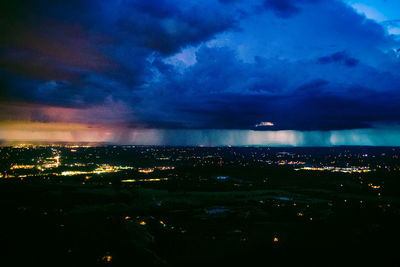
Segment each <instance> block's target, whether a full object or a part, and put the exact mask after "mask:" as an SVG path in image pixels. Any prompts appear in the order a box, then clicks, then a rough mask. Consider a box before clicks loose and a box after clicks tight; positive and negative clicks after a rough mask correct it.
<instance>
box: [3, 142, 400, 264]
mask: <svg viewBox="0 0 400 267" xmlns="http://www.w3.org/2000/svg"><path fill="white" fill-rule="evenodd" d="M0 152H1V163H2V165H1V169H0V177H1V179H0V190H2V191H1V193H2V194H1V198H2V202H1V203H3V204H2V205H3V207H5V206H4V205H7V208H6V209H7V210H8V212H16V215H15V216H16V217H15V218H14V217H13V218H10V219H9V220H11V221H13V220H28V221H30V222H31V223H33V225H37V224H43V225H47V226H46V228H43V229H42V227H41V226H40V227H39V229H42V230H41V233H42V235H43V238H45V240H48V242H50V243H51V242H61V243H60V244H59V245H60V246H61V247H63V248H62V249H61V248H60V250H59V249H58V248H51V249H50V248H49V247H47V245H45V247H46V249H50V251H53V252H52V253H56V254H54V255H56V256H54V257H57V260H58V259H62V260H63V261H65V262H70V261H73V260H77V259H78V258H79V260H81V261H82V260H83V261H84V262H88V264H90V262H92V263H94V262H103V263H110V264H111V263H113V264H116V263H115V262H116V261H118V260H119V259H121V257H122V258H123V259H124V260H121V262H123V263H124V264H125V263H126V262H127V261H129V259H130V258H131V254H130V253H128V254H125V252H124V250H123V249H122V250H121V248H119V246H126V245H122V244H125V243H124V242H140V243H137V244H136V243H135V244H136V245H134V246H132V245H129V246H128V247H130V249H131V250H132V251H134V255H136V256H135V257H139V258H140V260H141V261H144V262H146V264H149V265H153V264H156V265H157V264H162V262H164V263H166V262H168V264H172V265H183V264H186V263H188V262H190V261H191V260H193V259H196V261H199V262H203V261H204V262H207V261H209V260H213V261H216V262H218V261H220V260H222V259H223V256H222V255H220V254H214V252H213V251H215V250H218V251H220V250H223V251H224V253H236V256H233V255H232V256H231V257H232V258H231V260H232V261H238V262H242V261H244V262H247V261H248V258H247V257H250V258H251V259H253V260H254V261H258V260H260V257H261V255H264V253H268V255H269V257H270V261H272V262H279V261H282V258H281V256H280V255H281V254H280V253H292V254H293V255H297V256H298V257H300V255H301V254H302V253H306V251H307V250H308V249H312V250H315V251H318V253H325V254H323V255H326V256H327V255H328V254H326V253H328V252H329V251H331V250H334V248H333V247H334V246H336V245H340V246H342V247H345V248H347V249H348V250H349V251H351V247H352V246H353V245H357V246H360V247H362V248H364V249H371V248H374V249H375V250H376V249H378V245H377V244H379V249H381V248H385V250H386V252H388V251H389V252H390V251H391V250H390V249H391V247H390V246H388V245H389V243H390V242H389V240H388V238H389V236H386V234H388V233H390V234H391V235H394V236H396V235H398V234H400V231H399V230H398V229H397V227H395V228H394V225H397V224H396V223H397V222H400V214H399V213H398V207H399V203H400V198H399V194H398V188H399V185H400V184H399V180H398V177H399V175H400V161H399V155H400V149H399V148H390V147H375V148H372V147H335V148H333V147H331V148H269V147H169V146H131V145H129V146H109V145H102V146H70V145H64V144H55V145H54V144H53V145H29V144H26V145H17V146H3V147H1V148H0ZM17 185H18V187H15V186H17ZM18 188H19V189H18ZM20 190H22V191H20ZM22 194H23V195H22ZM43 194H46V197H45V198H46V202H45V203H43V202H41V201H40V196H41V195H43ZM33 196H36V198H37V197H39V199H36V200H34V199H32V197H33ZM26 197H28V199H29V200H28V199H27V200H26V201H25V200H24V198H26ZM70 201H73V203H74V204H72V203H70ZM7 203H8V204H7ZM11 203H14V204H11ZM13 210H15V211H13ZM89 214H93V215H90V216H89ZM82 216H84V217H82ZM86 216H89V217H86ZM95 218H97V219H96V220H97V222H96V224H98V227H100V228H99V229H97V228H93V229H92V228H88V229H86V230H85V231H88V233H91V235H95V236H97V237H96V238H94V239H92V238H89V239H88V238H87V237H79V236H80V235H81V234H82V232H81V231H82V230H79V229H80V228H79V227H78V225H80V224H81V223H83V222H84V223H85V224H86V223H87V224H90V222H91V221H92V220H94V219H95ZM389 218H390V219H389ZM110 223H111V224H112V225H113V226H112V227H113V228H112V230H111V232H110V234H111V236H110V237H103V236H102V235H103V233H102V232H98V231H104V228H103V227H108V226H107V225H109V224H110ZM350 223H351V224H353V223H357V224H358V225H360V226H361V228H359V230H357V231H354V230H353V228H352V227H353V226H351V224H350ZM16 227H17V226H16ZM43 227H44V226H43ZM102 229H103V230H102ZM118 229H119V230H118ZM327 229H329V230H327ZM31 230H32V229H31V227H28V228H26V230H24V231H23V232H22V235H25V234H26V231H31ZM117 231H122V232H124V233H125V232H126V231H127V232H126V234H124V235H123V236H120V233H118V232H117ZM121 234H122V233H121ZM30 235H32V234H30ZM65 235H68V236H70V237H66V236H65ZM361 237H362V238H361ZM54 238H56V239H57V238H61V239H59V241H56V239H54ZM82 238H84V239H82ZM321 238H322V239H321ZM359 238H361V239H359ZM117 239H118V241H117ZM61 240H62V241H61ZM76 240H81V241H79V242H78V243H76ZM95 240H107V241H106V243H104V244H102V243H101V242H100V243H96V244H95V243H93V242H97V241H95ZM129 240H130V241H129ZM345 240H352V243H346V241H345ZM357 240H360V241H357ZM29 242H31V241H29ZM29 242H28V244H30V243H29ZM80 242H83V243H82V244H81V243H80ZM121 242H122V243H121ZM171 242H173V244H174V245H173V246H171V245H170V244H171ZM354 242H355V243H354ZM376 242H377V243H376ZM85 244H86V245H90V246H91V252H90V253H87V254H86V253H85V254H80V251H81V249H84V247H81V246H86V245H85ZM198 244H202V246H203V247H201V248H199V247H198ZM322 248H323V249H326V248H331V249H330V250H327V251H328V252H327V251H325V250H322V251H321V250H320V249H322ZM260 249H263V250H265V251H264V252H263V253H261V254H260ZM181 250H185V251H187V254H185V255H181V254H180V252H179V251H181ZM34 251H35V250H34ZM144 251H148V253H150V251H151V253H150V254H146V253H144ZM235 251H236V252H235ZM239 252H240V253H239ZM143 253H144V254H143ZM276 253H278V254H276ZM350 254H351V253H350ZM350 254H349V255H350ZM346 255H347V254H346ZM349 255H348V256H349ZM350 256H351V255H350ZM390 259H391V257H389V256H388V258H387V259H386V260H390ZM289 262H290V260H288V261H287V262H286V263H289ZM385 262H386V261H385Z"/></svg>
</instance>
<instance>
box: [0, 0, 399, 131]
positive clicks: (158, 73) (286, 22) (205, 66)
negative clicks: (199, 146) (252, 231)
mask: <svg viewBox="0 0 400 267" xmlns="http://www.w3.org/2000/svg"><path fill="white" fill-rule="evenodd" d="M0 5H1V6H0V27H1V30H2V33H3V35H1V36H0V97H1V99H0V104H1V102H7V103H18V102H22V103H31V104H36V105H47V106H56V107H71V108H77V109H85V108H87V107H95V106H102V105H108V106H109V105H113V103H120V104H121V105H122V106H124V107H127V109H128V110H129V112H128V111H127V112H124V113H123V114H124V116H123V117H120V118H118V121H119V122H123V123H124V124H125V125H127V126H128V127H138V125H140V127H149V128H170V129H254V125H256V124H257V123H260V122H262V121H268V122H273V123H274V126H273V127H268V130H282V129H294V130H331V129H352V128H365V127H373V126H374V125H376V124H381V123H384V124H396V123H400V113H399V112H398V111H397V110H398V109H397V108H396V107H397V105H398V103H399V101H400V93H399V92H400V90H399V89H400V88H399V87H400V76H399V74H398V67H399V64H400V63H399V58H398V56H397V55H396V53H395V51H396V49H398V47H400V42H399V40H398V39H397V38H396V37H395V36H393V35H389V34H388V33H387V32H386V31H385V29H384V28H383V27H382V26H381V25H379V24H377V23H376V22H374V21H371V20H368V19H366V18H365V17H363V16H361V15H359V14H357V13H356V12H355V11H354V10H353V9H351V8H350V7H348V6H346V5H345V4H344V3H342V2H340V1H335V0H332V1H328V0H299V1H294V0H280V1H275V0H268V1H261V0H260V1H258V0H252V1H233V0H230V1H228V0H220V1H213V0H205V1H201V2H198V1H185V2H182V1H179V0H173V1H172V0H171V1H167V0H159V1H156V0H150V1H140V0H124V1H97V0H96V1H95V0H87V1H77V0H73V1H45V0H42V1H35V3H33V2H32V1H23V0H16V1H13V2H10V1H9V3H5V2H2V3H1V4H0ZM271 11H272V12H271ZM110 103H111V104H110ZM33 113H35V112H33ZM121 114H122V113H121ZM90 116H92V115H90ZM90 116H88V117H87V118H85V119H84V120H83V121H85V122H91V121H96V122H101V117H99V116H95V117H93V118H92V117H90ZM13 118H14V117H13ZM32 118H34V119H35V120H39V121H49V120H50V119H51V118H52V117H51V116H46V114H43V113H40V112H39V113H38V112H36V113H35V114H32ZM1 119H6V118H5V117H4V116H2V117H1ZM107 122H108V121H107Z"/></svg>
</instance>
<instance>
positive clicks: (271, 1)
mask: <svg viewBox="0 0 400 267" xmlns="http://www.w3.org/2000/svg"><path fill="white" fill-rule="evenodd" d="M317 1H318V0H297V1H296V0H265V1H264V7H265V8H266V9H271V10H273V11H274V13H275V14H276V15H277V16H279V17H282V18H288V17H291V16H293V15H295V14H297V13H299V12H300V7H299V5H301V4H304V3H314V2H317Z"/></svg>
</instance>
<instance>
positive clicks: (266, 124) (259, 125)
mask: <svg viewBox="0 0 400 267" xmlns="http://www.w3.org/2000/svg"><path fill="white" fill-rule="evenodd" d="M255 126H256V127H266V126H269V127H271V126H274V124H273V123H272V122H269V121H262V122H260V123H257V124H256V125H255Z"/></svg>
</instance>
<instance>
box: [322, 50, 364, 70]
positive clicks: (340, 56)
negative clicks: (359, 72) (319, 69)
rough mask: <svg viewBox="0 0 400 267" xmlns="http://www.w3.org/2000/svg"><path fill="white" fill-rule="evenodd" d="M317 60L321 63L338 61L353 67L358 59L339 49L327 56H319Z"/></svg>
mask: <svg viewBox="0 0 400 267" xmlns="http://www.w3.org/2000/svg"><path fill="white" fill-rule="evenodd" d="M318 62H319V63H321V64H329V63H338V64H344V65H346V66H348V67H355V66H357V65H358V63H359V60H358V59H356V58H353V57H351V56H349V55H348V54H347V53H346V52H345V51H341V52H336V53H334V54H332V55H329V56H324V57H320V58H318Z"/></svg>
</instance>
